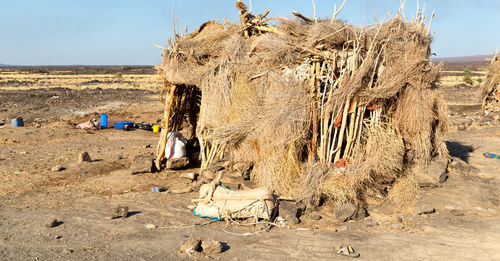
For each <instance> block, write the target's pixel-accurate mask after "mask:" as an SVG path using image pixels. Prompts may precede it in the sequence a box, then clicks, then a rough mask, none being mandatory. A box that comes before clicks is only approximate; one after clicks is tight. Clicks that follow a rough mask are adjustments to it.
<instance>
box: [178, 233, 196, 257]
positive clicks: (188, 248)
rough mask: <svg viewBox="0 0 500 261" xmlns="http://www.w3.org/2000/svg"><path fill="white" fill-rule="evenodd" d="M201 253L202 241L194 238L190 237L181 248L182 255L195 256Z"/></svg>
mask: <svg viewBox="0 0 500 261" xmlns="http://www.w3.org/2000/svg"><path fill="white" fill-rule="evenodd" d="M200 251H201V240H199V239H196V238H194V237H188V238H187V239H186V241H184V244H182V246H181V248H180V252H181V253H187V254H193V253H194V252H200Z"/></svg>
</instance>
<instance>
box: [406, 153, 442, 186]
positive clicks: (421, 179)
mask: <svg viewBox="0 0 500 261" xmlns="http://www.w3.org/2000/svg"><path fill="white" fill-rule="evenodd" d="M448 163H449V161H448V160H445V159H443V160H434V161H432V162H430V163H429V165H428V167H427V168H423V167H421V166H417V167H415V168H414V169H413V172H414V174H415V177H416V179H417V182H418V185H419V186H420V187H437V186H439V185H440V184H441V183H443V182H445V181H446V180H447V179H448V165H449V164H448Z"/></svg>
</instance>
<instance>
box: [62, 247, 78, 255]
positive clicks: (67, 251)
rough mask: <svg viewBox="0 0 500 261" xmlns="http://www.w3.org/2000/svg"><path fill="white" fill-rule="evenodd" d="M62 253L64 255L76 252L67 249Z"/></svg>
mask: <svg viewBox="0 0 500 261" xmlns="http://www.w3.org/2000/svg"><path fill="white" fill-rule="evenodd" d="M62 252H63V253H64V254H71V253H73V252H75V251H74V250H73V249H69V248H65V249H63V251H62Z"/></svg>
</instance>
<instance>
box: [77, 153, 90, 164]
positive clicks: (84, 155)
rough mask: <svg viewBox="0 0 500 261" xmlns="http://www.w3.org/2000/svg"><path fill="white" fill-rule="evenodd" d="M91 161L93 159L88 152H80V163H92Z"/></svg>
mask: <svg viewBox="0 0 500 261" xmlns="http://www.w3.org/2000/svg"><path fill="white" fill-rule="evenodd" d="M91 161H92V159H91V158H90V155H89V153H88V152H86V151H83V152H80V154H79V155H78V163H83V162H91Z"/></svg>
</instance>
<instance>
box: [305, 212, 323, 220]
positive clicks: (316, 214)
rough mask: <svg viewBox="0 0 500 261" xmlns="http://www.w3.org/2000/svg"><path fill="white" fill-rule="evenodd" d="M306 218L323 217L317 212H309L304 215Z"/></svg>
mask: <svg viewBox="0 0 500 261" xmlns="http://www.w3.org/2000/svg"><path fill="white" fill-rule="evenodd" d="M305 217H306V218H307V219H310V220H314V221H318V220H321V219H322V218H323V217H322V216H321V215H320V214H319V213H318V212H310V213H308V214H307V215H305Z"/></svg>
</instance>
